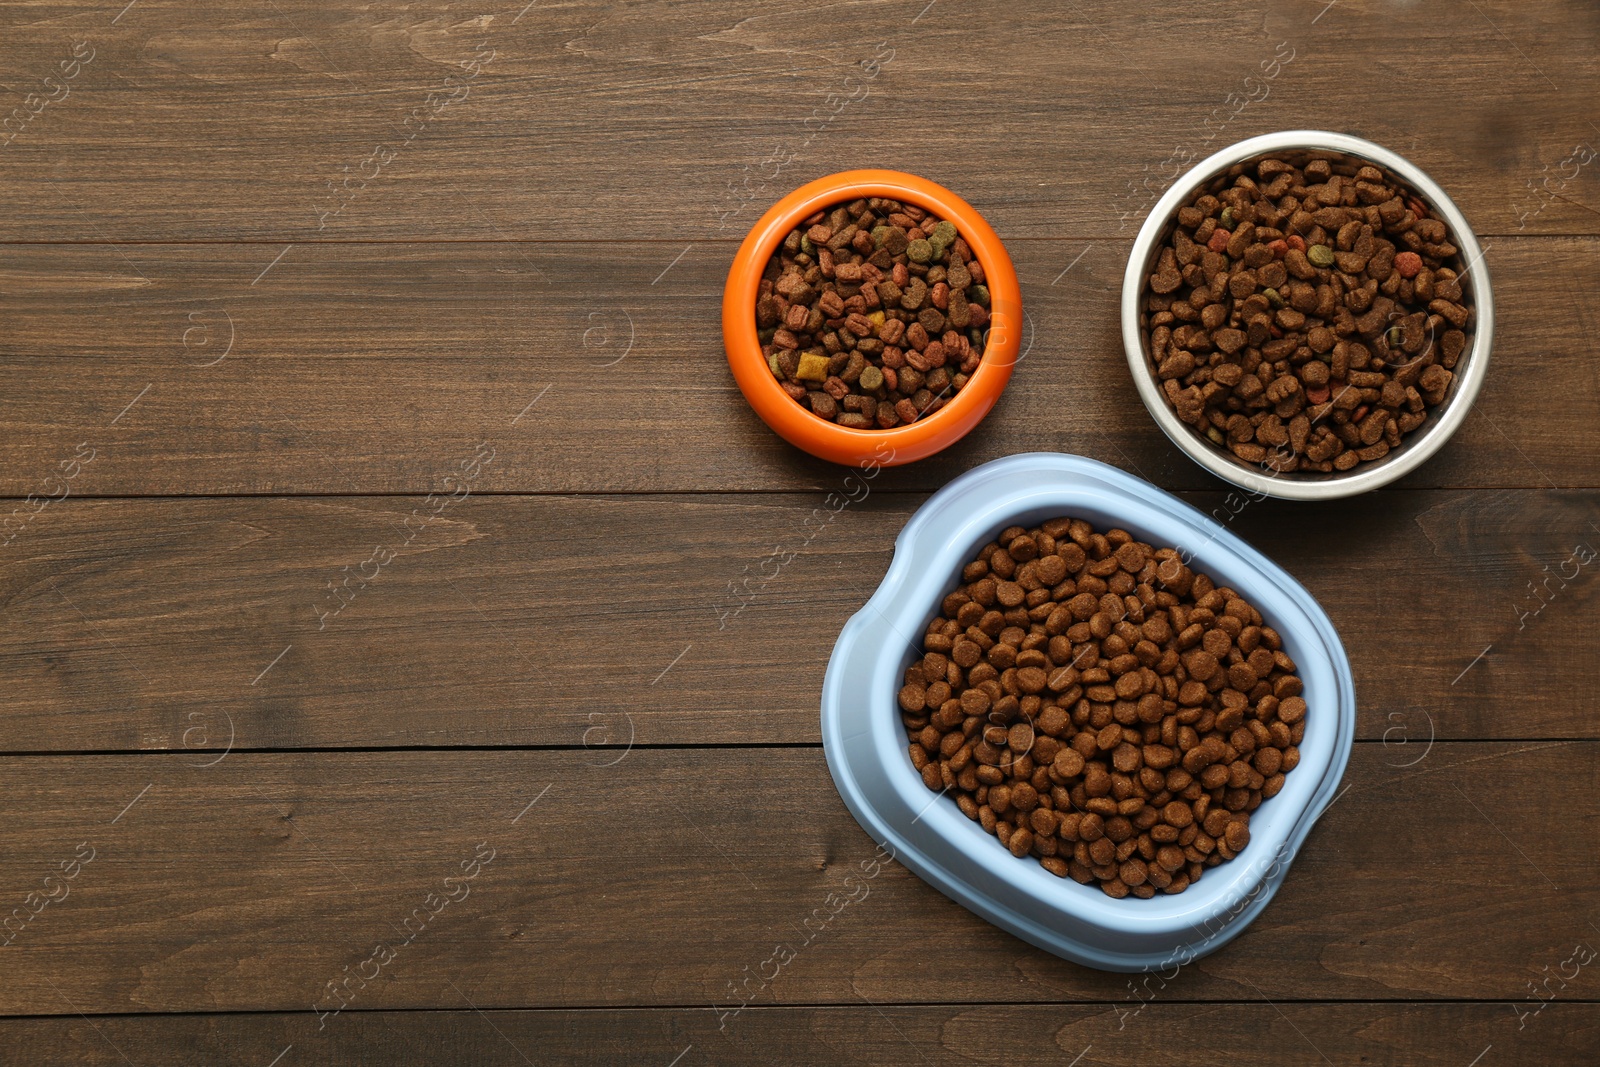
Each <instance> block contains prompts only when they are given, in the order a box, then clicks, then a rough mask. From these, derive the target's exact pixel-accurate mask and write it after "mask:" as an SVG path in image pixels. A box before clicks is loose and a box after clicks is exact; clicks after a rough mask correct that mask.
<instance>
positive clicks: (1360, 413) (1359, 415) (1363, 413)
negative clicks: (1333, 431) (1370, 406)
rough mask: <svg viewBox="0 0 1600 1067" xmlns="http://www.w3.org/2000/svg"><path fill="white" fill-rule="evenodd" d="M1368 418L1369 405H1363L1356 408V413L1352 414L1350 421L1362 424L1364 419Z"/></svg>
mask: <svg viewBox="0 0 1600 1067" xmlns="http://www.w3.org/2000/svg"><path fill="white" fill-rule="evenodd" d="M1366 417H1367V405H1365V404H1362V405H1361V406H1360V407H1358V408H1356V409H1355V411H1353V412H1351V413H1350V421H1351V422H1360V421H1361V420H1362V419H1364V418H1366Z"/></svg>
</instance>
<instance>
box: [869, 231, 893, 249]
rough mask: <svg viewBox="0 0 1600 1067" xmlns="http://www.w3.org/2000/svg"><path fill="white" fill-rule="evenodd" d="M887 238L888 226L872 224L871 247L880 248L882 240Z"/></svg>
mask: <svg viewBox="0 0 1600 1067" xmlns="http://www.w3.org/2000/svg"><path fill="white" fill-rule="evenodd" d="M888 239H889V227H887V226H874V227H873V228H872V247H873V248H882V247H883V242H884V241H886V240H888Z"/></svg>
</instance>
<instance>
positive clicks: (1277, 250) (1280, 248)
mask: <svg viewBox="0 0 1600 1067" xmlns="http://www.w3.org/2000/svg"><path fill="white" fill-rule="evenodd" d="M1267 250H1268V251H1270V252H1271V253H1272V258H1273V259H1282V258H1283V257H1284V255H1285V254H1286V253H1287V252H1288V251H1289V242H1288V241H1285V240H1284V239H1283V238H1281V237H1280V238H1278V239H1277V240H1276V241H1269V242H1267Z"/></svg>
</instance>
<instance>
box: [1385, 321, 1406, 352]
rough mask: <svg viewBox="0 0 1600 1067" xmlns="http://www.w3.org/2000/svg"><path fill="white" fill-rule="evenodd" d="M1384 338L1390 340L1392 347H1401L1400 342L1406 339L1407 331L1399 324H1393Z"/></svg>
mask: <svg viewBox="0 0 1600 1067" xmlns="http://www.w3.org/2000/svg"><path fill="white" fill-rule="evenodd" d="M1383 339H1384V340H1385V341H1388V342H1389V347H1390V348H1399V347H1400V342H1402V341H1404V340H1405V339H1406V331H1405V330H1404V329H1402V328H1401V327H1399V326H1391V327H1389V330H1388V332H1387V333H1385V334H1384V335H1383Z"/></svg>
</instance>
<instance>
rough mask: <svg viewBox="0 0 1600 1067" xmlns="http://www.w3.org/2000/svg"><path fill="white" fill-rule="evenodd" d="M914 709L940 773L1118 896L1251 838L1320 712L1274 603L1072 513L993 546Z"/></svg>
mask: <svg viewBox="0 0 1600 1067" xmlns="http://www.w3.org/2000/svg"><path fill="white" fill-rule="evenodd" d="M900 711H901V721H902V722H903V723H904V724H905V727H906V730H907V732H908V733H909V735H910V738H911V749H910V751H911V762H912V764H913V765H914V766H915V767H916V769H917V770H918V771H919V772H921V774H922V780H923V782H924V783H925V784H926V785H927V786H928V788H929V789H933V790H949V791H951V792H953V793H954V794H955V799H956V803H957V804H958V805H959V806H960V808H961V811H962V812H963V813H964V814H965V815H966V816H967V817H968V818H969V819H972V820H974V821H977V822H979V823H981V824H982V825H983V828H984V829H985V830H986V831H988V832H989V833H992V834H994V835H995V836H996V837H998V838H999V839H1000V843H1001V844H1002V845H1004V846H1005V847H1006V848H1007V849H1009V850H1010V852H1011V854H1012V855H1013V856H1016V857H1019V858H1025V857H1028V856H1033V857H1036V858H1037V859H1038V860H1039V862H1040V863H1041V864H1042V865H1043V866H1044V868H1045V869H1046V870H1048V871H1049V872H1050V873H1051V874H1054V875H1057V876H1058V877H1062V878H1068V877H1070V878H1073V879H1075V880H1076V881H1078V882H1081V883H1083V884H1085V885H1090V884H1098V885H1099V886H1100V888H1101V889H1102V890H1104V891H1105V892H1106V894H1107V895H1108V896H1112V897H1125V896H1127V895H1129V894H1130V893H1131V894H1133V895H1134V896H1138V897H1152V896H1154V895H1155V894H1156V892H1157V891H1158V890H1159V891H1161V892H1164V893H1181V892H1183V890H1185V889H1187V888H1188V887H1189V886H1190V885H1192V884H1193V883H1195V882H1197V881H1199V879H1200V875H1201V873H1202V872H1204V870H1205V869H1206V868H1207V867H1212V866H1215V865H1216V864H1218V863H1221V862H1222V861H1223V860H1230V859H1232V858H1233V857H1234V856H1236V855H1238V854H1239V853H1240V852H1242V851H1243V850H1244V848H1245V847H1246V846H1247V845H1248V844H1249V842H1250V813H1251V812H1253V811H1255V810H1256V808H1257V806H1259V805H1260V803H1261V802H1262V801H1263V800H1266V799H1268V798H1270V797H1273V796H1275V795H1276V794H1277V793H1278V791H1279V790H1280V789H1282V788H1283V783H1284V776H1285V775H1287V774H1288V773H1289V772H1290V771H1292V770H1294V768H1295V765H1296V764H1298V763H1299V762H1300V750H1299V749H1298V748H1297V747H1296V746H1297V745H1299V744H1300V741H1301V738H1302V737H1303V735H1304V733H1305V727H1306V724H1305V716H1306V702H1305V700H1304V699H1303V698H1302V696H1301V683H1300V678H1299V676H1298V675H1297V674H1296V673H1295V665H1294V662H1293V661H1292V660H1291V659H1290V658H1289V657H1288V655H1286V654H1285V653H1284V651H1283V647H1282V641H1281V640H1280V639H1279V636H1278V634H1277V632H1276V631H1275V630H1273V629H1272V627H1270V626H1267V625H1266V624H1265V622H1264V621H1263V620H1262V618H1261V613H1260V612H1259V611H1257V610H1256V609H1255V608H1253V607H1251V606H1250V605H1249V604H1247V603H1246V602H1245V601H1244V600H1242V599H1240V598H1239V596H1238V595H1237V594H1236V593H1234V591H1233V590H1231V589H1227V588H1224V587H1218V586H1216V585H1214V584H1213V583H1212V581H1211V579H1210V578H1208V577H1207V576H1206V575H1204V574H1196V573H1194V572H1193V571H1192V570H1190V569H1189V568H1188V567H1187V566H1185V565H1184V563H1183V560H1182V558H1181V557H1180V556H1179V555H1178V553H1177V552H1175V551H1173V550H1172V549H1170V548H1152V547H1151V546H1150V545H1147V544H1145V543H1143V542H1141V541H1136V540H1135V539H1134V538H1133V537H1132V535H1130V534H1129V533H1128V532H1127V531H1125V530H1118V529H1112V530H1108V531H1106V532H1105V533H1103V534H1101V533H1096V532H1095V531H1094V529H1093V528H1092V527H1091V526H1090V525H1089V524H1088V523H1087V522H1084V521H1083V520H1081V519H1066V518H1061V519H1052V520H1050V521H1049V522H1046V523H1044V524H1043V525H1042V526H1037V527H1034V528H1033V529H1031V530H1027V529H1023V528H1022V527H1021V526H1013V527H1010V528H1009V529H1007V530H1004V531H1002V532H1001V534H1000V537H999V539H998V540H996V541H993V542H991V543H989V544H987V545H984V546H983V548H982V549H980V550H979V552H978V558H977V559H975V560H974V561H973V562H971V563H969V564H967V566H966V568H965V570H963V571H962V575H961V585H960V586H958V587H957V588H956V590H955V592H953V593H951V594H950V595H949V596H947V597H945V598H944V604H943V606H942V613H941V614H940V616H939V617H938V618H936V619H934V620H933V621H932V622H931V623H929V624H928V632H927V635H926V636H925V637H924V638H923V655H922V657H921V658H920V659H918V660H916V661H915V662H913V663H912V664H911V666H910V667H908V668H907V669H906V673H905V685H904V688H902V689H901V690H900Z"/></svg>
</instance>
